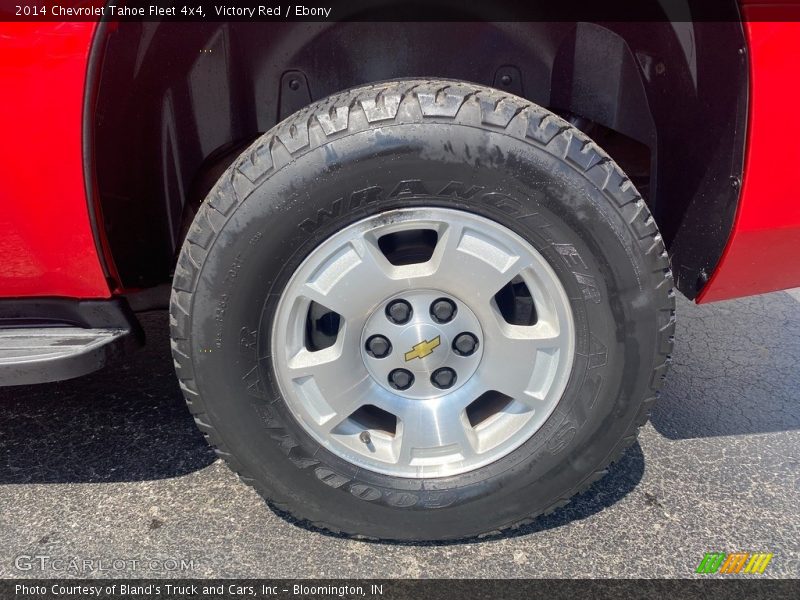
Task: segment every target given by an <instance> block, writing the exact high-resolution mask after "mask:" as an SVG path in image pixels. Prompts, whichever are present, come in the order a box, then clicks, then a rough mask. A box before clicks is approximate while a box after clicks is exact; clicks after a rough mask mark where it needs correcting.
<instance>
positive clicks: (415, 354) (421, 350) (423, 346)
mask: <svg viewBox="0 0 800 600" xmlns="http://www.w3.org/2000/svg"><path fill="white" fill-rule="evenodd" d="M441 343H442V336H440V335H437V336H436V337H435V338H433V339H432V340H431V341H430V342H429V341H428V340H422V341H421V342H420V343H419V344H414V345H413V346H411V350H409V351H408V352H406V355H405V356H406V362H408V361H410V360H414V359H415V358H425V357H426V356H428V355H429V354H431V353H432V352H433V350H434V348H438V347H439V344H441Z"/></svg>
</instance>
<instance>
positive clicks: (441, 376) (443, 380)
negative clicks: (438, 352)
mask: <svg viewBox="0 0 800 600" xmlns="http://www.w3.org/2000/svg"><path fill="white" fill-rule="evenodd" d="M455 382H456V372H455V371H453V369H451V368H450V367H442V368H441V369H436V370H435V371H434V372H433V373H432V374H431V383H432V384H433V385H435V386H436V387H437V388H439V389H440V390H446V389H448V388H451V387H453V384H454V383H455Z"/></svg>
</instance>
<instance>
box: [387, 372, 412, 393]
mask: <svg viewBox="0 0 800 600" xmlns="http://www.w3.org/2000/svg"><path fill="white" fill-rule="evenodd" d="M413 383H414V375H413V374H412V373H411V371H406V370H405V369H395V370H394V371H392V372H391V373H389V385H390V386H392V387H393V388H394V389H396V390H407V389H408V388H410V387H411V386H412V385H413Z"/></svg>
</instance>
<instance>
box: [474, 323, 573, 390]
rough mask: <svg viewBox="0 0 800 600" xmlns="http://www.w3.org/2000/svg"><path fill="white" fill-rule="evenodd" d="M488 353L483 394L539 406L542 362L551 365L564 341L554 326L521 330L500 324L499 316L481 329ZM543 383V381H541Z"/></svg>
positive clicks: (513, 326)
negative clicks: (504, 396)
mask: <svg viewBox="0 0 800 600" xmlns="http://www.w3.org/2000/svg"><path fill="white" fill-rule="evenodd" d="M484 333H485V336H486V344H487V345H491V352H487V353H486V357H485V359H484V361H485V362H484V365H483V366H484V371H483V372H484V373H485V376H484V377H483V378H482V383H483V386H482V387H483V391H490V390H494V391H497V392H500V393H502V394H505V395H507V396H509V397H511V398H514V399H516V400H519V401H521V402H523V403H525V404H531V403H532V404H533V406H537V405H541V402H542V401H544V398H543V397H542V391H543V390H542V389H541V388H542V386H541V385H537V384H538V383H542V379H543V378H546V377H547V375H548V373H543V372H542V371H543V370H545V369H544V368H540V366H543V367H549V366H551V365H549V364H548V365H540V364H537V363H542V362H543V361H548V362H552V359H553V358H554V357H555V359H556V360H557V358H558V356H557V355H558V353H559V352H560V351H561V350H562V348H564V346H565V342H566V340H565V339H564V336H562V335H561V332H560V331H559V330H558V328H557V327H554V326H553V325H552V324H550V323H547V322H539V323H537V324H536V325H532V326H529V327H523V326H519V325H508V324H507V323H501V322H500V320H499V316H495V318H494V319H492V320H490V321H489V322H488V324H487V325H486V327H485V329H484ZM545 383H546V381H545Z"/></svg>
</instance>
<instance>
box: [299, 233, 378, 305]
mask: <svg viewBox="0 0 800 600" xmlns="http://www.w3.org/2000/svg"><path fill="white" fill-rule="evenodd" d="M391 268H392V265H391V264H390V263H389V261H387V260H386V258H385V257H384V256H383V255H382V254H381V253H380V251H379V250H377V249H376V248H375V247H374V246H373V245H372V244H371V243H369V242H367V241H366V240H363V239H357V240H354V241H351V242H349V243H347V244H344V245H343V246H342V247H341V248H339V249H338V250H337V251H336V252H334V253H333V255H332V256H330V257H329V258H328V260H327V261H325V262H324V263H322V264H321V265H319V267H318V268H317V269H315V270H313V271H311V272H310V274H309V277H308V279H307V281H306V282H305V284H304V285H303V286H302V289H301V290H300V295H301V296H303V297H305V298H307V299H309V300H312V301H314V302H317V303H318V304H321V305H323V306H325V307H326V308H328V309H330V310H332V311H335V312H337V313H339V314H340V315H342V316H343V317H344V318H345V319H347V320H357V319H358V318H360V317H363V316H364V315H365V314H367V313H368V312H369V310H371V309H372V307H373V306H374V305H375V304H376V303H377V302H379V301H380V299H381V298H383V297H384V293H385V292H384V290H385V288H386V286H387V284H388V283H389V282H390V281H391V278H390V272H391Z"/></svg>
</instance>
